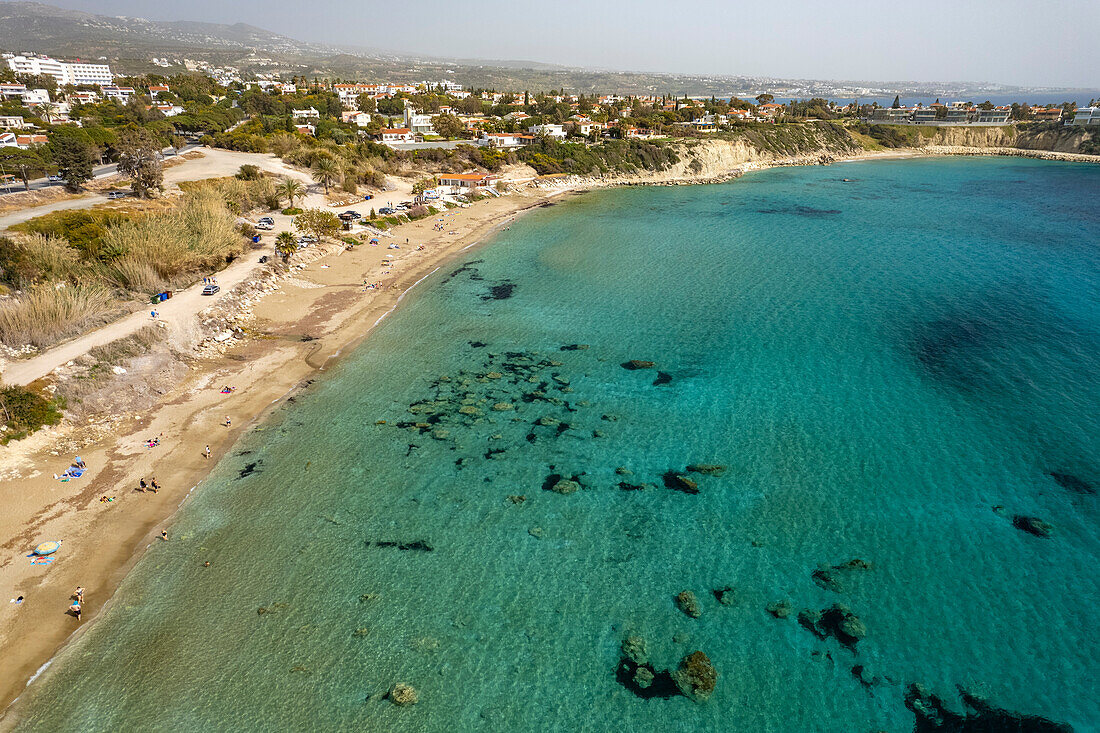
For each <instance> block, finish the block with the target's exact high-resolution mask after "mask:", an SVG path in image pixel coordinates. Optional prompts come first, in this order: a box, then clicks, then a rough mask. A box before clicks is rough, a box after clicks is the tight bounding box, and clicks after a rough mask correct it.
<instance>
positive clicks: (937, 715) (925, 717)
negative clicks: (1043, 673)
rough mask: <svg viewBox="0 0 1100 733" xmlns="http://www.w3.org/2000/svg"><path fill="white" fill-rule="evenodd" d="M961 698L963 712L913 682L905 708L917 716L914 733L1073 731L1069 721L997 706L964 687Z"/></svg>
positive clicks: (1047, 732)
mask: <svg viewBox="0 0 1100 733" xmlns="http://www.w3.org/2000/svg"><path fill="white" fill-rule="evenodd" d="M959 697H960V698H961V699H962V701H963V705H964V706H965V707H966V710H965V711H964V712H963V713H962V714H959V713H956V712H952V711H951V710H949V709H948V708H947V707H946V706H945V705H944V703H943V700H942V699H941V698H939V697H937V696H935V695H933V694H931V693H929V692H927V691H925V690H923V689H922V688H921V687H920V686H918V685H910V686H909V690H908V692H906V694H905V707H907V708H909V709H910V710H911V711H913V715H914V716H915V717H916V724H915V725H914V726H913V733H944V732H948V733H1002V732H1003V733H1073V728H1072V727H1070V726H1069V725H1066V724H1065V723H1056V722H1054V721H1053V720H1048V719H1047V718H1044V717H1042V716H1039V715H1025V714H1022V713H1014V712H1011V711H1009V710H1003V709H1001V708H995V707H993V706H992V705H990V704H989V703H987V702H986V701H985V700H982V699H980V698H978V697H975V696H974V695H971V694H969V693H967V692H966V691H965V690H962V689H960V690H959Z"/></svg>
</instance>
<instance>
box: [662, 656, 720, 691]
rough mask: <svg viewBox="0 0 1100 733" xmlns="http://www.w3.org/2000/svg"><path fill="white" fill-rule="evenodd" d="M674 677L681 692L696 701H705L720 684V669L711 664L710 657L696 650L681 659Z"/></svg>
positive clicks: (673, 674)
mask: <svg viewBox="0 0 1100 733" xmlns="http://www.w3.org/2000/svg"><path fill="white" fill-rule="evenodd" d="M672 679H673V681H675V682H676V688H677V689H678V690H680V694H682V695H684V696H686V697H690V698H691V699H692V700H694V701H695V702H705V701H706V700H707V699H708V698H710V696H711V693H713V692H714V688H715V686H716V685H717V684H718V670H716V669H715V668H714V665H713V664H711V661H710V657H708V656H707V655H706V654H704V653H703V652H701V651H694V652H692V653H691V654H688V655H687V656H686V657H684V658H683V659H681V660H680V667H679V668H678V669H677V670H676V671H675V672H673V673H672Z"/></svg>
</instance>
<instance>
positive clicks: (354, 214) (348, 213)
mask: <svg viewBox="0 0 1100 733" xmlns="http://www.w3.org/2000/svg"><path fill="white" fill-rule="evenodd" d="M342 216H346V217H348V218H349V219H362V218H363V215H362V214H360V213H359V212H358V211H355V210H354V209H348V210H347V211H345V212H344V213H343V214H342Z"/></svg>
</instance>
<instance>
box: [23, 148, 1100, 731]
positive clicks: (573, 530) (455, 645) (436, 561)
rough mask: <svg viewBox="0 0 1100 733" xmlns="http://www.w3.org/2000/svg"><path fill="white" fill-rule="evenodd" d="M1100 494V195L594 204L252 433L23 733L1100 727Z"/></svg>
mask: <svg viewBox="0 0 1100 733" xmlns="http://www.w3.org/2000/svg"><path fill="white" fill-rule="evenodd" d="M845 179H851V180H845ZM570 346H578V348H567V349H564V350H563V348H562V347H570ZM583 346H587V347H588V348H579V347H583ZM632 359H636V360H644V361H652V362H653V363H654V364H653V366H652V367H647V366H644V365H643V366H642V368H637V369H628V368H625V367H624V366H622V364H624V363H626V362H629V361H630V360H632ZM494 406H498V407H499V409H494ZM507 406H511V408H512V409H507ZM382 421H384V422H382ZM418 424H419V425H418ZM689 464H715V465H720V466H722V467H724V469H723V468H717V467H711V468H706V467H704V471H703V472H695V473H687V472H685V471H686V467H687V466H688V465H689ZM617 469H622V470H617ZM683 477H686V478H687V479H688V480H687V481H685V480H684V478H683ZM563 480H564V481H570V480H572V481H575V484H569V483H565V484H559V481H563ZM693 483H694V484H696V485H697V486H696V488H695V489H694V491H695V492H696V493H692V491H693V490H692V484H693ZM555 484H558V488H559V489H563V490H569V489H572V488H578V487H579V488H578V490H576V491H574V492H572V493H558V492H555V491H552V490H549V489H550V487H552V486H554V485H555ZM1098 492H1100V167H1097V166H1087V165H1074V164H1065V163H1049V162H1043V161H1034V160H1022V159H920V160H906V161H877V162H862V163H846V164H838V165H832V166H828V167H813V168H786V169H775V170H769V171H764V172H759V173H754V174H750V175H747V176H745V177H744V178H742V179H741V180H738V181H735V182H732V183H729V184H723V185H711V186H697V187H682V188H646V189H629V190H615V191H607V192H600V193H593V194H588V195H584V196H577V197H574V198H572V199H570V200H568V201H565V202H562V203H560V204H558V205H555V206H552V207H547V208H543V209H540V210H538V211H536V212H534V213H532V214H530V215H528V216H526V217H523V218H521V219H519V220H518V221H517V222H516V223H515V224H514V225H513V226H512V227H511V228H510V229H509V230H507V231H504V232H501V233H499V234H498V235H497V236H496V237H495V238H494V241H493V242H492V243H491V244H489V245H487V246H484V247H481V248H479V249H477V250H474V251H471V252H469V253H468V255H467V256H466V257H465V259H463V260H461V261H459V262H457V263H455V264H453V265H450V266H447V267H445V268H444V269H442V270H441V271H440V272H438V273H437V274H436V275H434V276H432V277H431V278H429V279H428V280H427V281H425V282H424V283H423V284H422V285H421V286H420V287H419V288H417V290H416V291H414V295H413V296H411V297H410V298H408V299H407V302H406V303H405V304H404V305H402V307H401V308H399V309H398V311H397V312H396V313H394V314H393V315H392V316H391V317H390V318H389V319H387V320H386V321H384V322H383V324H382V325H381V326H380V327H379V328H378V330H377V332H376V333H375V334H374V335H372V336H371V338H370V339H368V340H367V341H366V342H365V343H364V344H363V345H362V346H361V347H360V348H358V349H357V350H356V351H355V352H354V353H353V354H351V355H349V356H348V357H347V358H346V359H344V360H343V361H342V362H341V363H340V364H339V365H338V366H337V367H336V368H335V369H333V370H331V371H330V372H329V373H328V374H326V375H325V376H324V377H323V378H322V379H320V380H318V381H317V382H315V383H314V384H312V385H310V386H309V387H307V388H306V389H304V390H303V391H302V392H301V393H299V394H298V395H296V396H295V397H294V398H293V399H292V400H291V401H290V402H289V403H288V404H286V405H285V406H282V407H280V408H279V409H278V410H277V412H276V414H275V415H274V416H273V417H272V419H270V420H269V421H268V422H267V423H266V424H265V425H264V426H263V427H261V428H257V429H256V430H255V431H253V432H251V433H250V434H248V435H247V436H246V437H244V438H243V439H242V441H241V442H240V444H239V445H238V446H237V449H236V450H235V451H234V452H233V453H232V454H231V455H230V456H229V457H227V458H226V459H225V460H224V461H222V462H221V464H220V465H219V466H218V467H217V468H216V470H215V471H214V473H213V474H212V475H211V477H210V478H209V479H208V480H206V481H204V482H203V484H202V486H201V487H200V488H199V490H198V491H196V493H195V495H194V496H193V498H192V499H191V500H190V501H188V502H187V504H186V505H185V506H184V507H183V508H182V509H181V511H180V513H179V515H178V517H177V519H176V522H175V524H174V526H173V527H172V529H171V532H172V540H171V541H170V542H167V543H157V544H156V545H155V546H153V547H151V548H150V550H149V552H148V553H147V555H146V556H145V557H144V558H143V559H142V560H141V562H140V563H139V564H138V566H137V567H136V569H135V570H134V571H133V572H132V574H131V575H130V576H129V577H128V578H127V579H126V581H125V582H124V583H123V585H122V587H121V589H120V590H119V591H118V594H117V596H116V597H115V598H114V599H113V601H112V603H111V605H110V608H109V610H107V612H106V613H105V614H104V615H103V616H102V618H101V619H100V620H98V621H97V622H96V623H95V624H94V626H93V627H91V628H90V629H89V631H88V633H87V634H86V635H84V636H83V638H81V639H80V640H79V641H77V642H76V643H73V644H71V645H70V646H69V647H67V648H66V649H65V650H64V651H63V652H62V653H60V654H59V655H58V657H57V658H56V659H55V661H54V662H53V664H52V666H51V667H50V668H49V670H48V671H47V672H46V673H44V674H43V675H42V676H41V678H40V679H38V680H37V681H36V682H35V683H33V684H32V685H31V687H30V688H29V691H28V693H27V695H26V699H25V700H24V701H23V703H25V707H24V708H23V712H24V714H25V717H24V718H23V722H22V729H24V730H35V731H133V730H143V731H145V730H149V731H152V730H156V731H214V730H219V731H220V730H272V731H305V730H353V729H354V730H377V731H456V730H461V731H465V730H484V731H544V730H546V731H579V730H585V731H650V730H654V731H657V730H659V731H698V730H711V731H733V730H736V731H775V732H786V731H828V732H830V733H832V732H836V733H852V732H856V733H859V732H863V731H866V732H867V733H872V732H873V731H889V732H890V733H900V732H902V731H937V730H944V731H1048V730H1050V731H1067V730H1073V731H1078V732H1082V731H1097V730H1100V696H1098V695H1097V682H1096V681H1097V679H1098V678H1100V661H1098V660H1100V635H1098V634H1097V628H1098V622H1097V608H1098V607H1100V570H1098V560H1100V529H1098V528H1100V493H1098ZM510 497H513V498H510ZM520 497H524V498H523V499H521V498H520ZM206 561H209V562H210V566H209V567H205V566H204V562H206ZM685 590H690V591H692V592H693V593H694V594H695V596H696V598H697V602H698V604H697V605H698V608H699V610H700V611H701V615H699V616H698V617H697V618H695V617H692V616H690V615H688V614H687V613H685V612H684V611H682V610H681V609H680V608H679V607H678V603H677V594H679V593H680V592H681V591H685ZM783 601H786V602H787V603H789V608H790V613H789V615H788V616H787V617H786V618H777V617H776V615H775V614H776V613H777V614H779V615H781V616H782V615H784V608H785V606H784V604H782V603H781V602H783ZM769 605H770V606H771V608H772V610H773V611H775V613H771V612H769V610H768V608H769ZM628 635H636V636H640V637H642V638H644V640H645V645H646V648H647V655H648V664H649V665H650V668H651V669H652V672H653V673H654V675H653V676H654V677H655V681H654V684H653V685H651V686H649V687H644V688H643V687H640V686H639V685H638V684H637V683H636V681H635V679H636V678H637V670H636V669H635V667H634V665H633V663H626V664H625V665H624V662H623V652H622V651H621V644H622V642H623V640H624V638H625V637H627V636H628ZM697 650H698V651H702V652H704V653H705V654H706V655H707V657H708V658H709V659H710V660H711V662H712V663H713V666H714V668H715V669H716V670H717V674H718V678H717V683H716V686H715V687H714V690H713V694H711V695H710V697H709V699H707V700H705V701H697V700H695V699H691V698H689V697H686V696H684V695H680V694H676V685H675V684H673V683H671V682H670V679H671V678H670V676H669V675H668V674H667V673H666V670H673V671H675V670H677V668H678V666H679V664H680V660H681V659H682V658H683V657H685V655H688V654H690V653H692V652H695V651H697ZM398 682H404V683H407V684H410V685H412V686H413V687H414V688H415V689H416V690H417V693H418V697H419V702H418V703H417V704H416V705H413V706H409V707H400V706H398V705H396V704H394V703H393V702H391V701H390V700H389V699H386V697H385V696H386V693H387V691H388V690H390V688H391V687H392V686H393V685H394V684H395V683H398Z"/></svg>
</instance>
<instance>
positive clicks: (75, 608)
mask: <svg viewBox="0 0 1100 733" xmlns="http://www.w3.org/2000/svg"><path fill="white" fill-rule="evenodd" d="M69 610H70V611H71V612H72V614H73V616H76V620H77V621H79V620H80V604H79V603H77V602H76V601H73V605H71V606H69Z"/></svg>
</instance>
